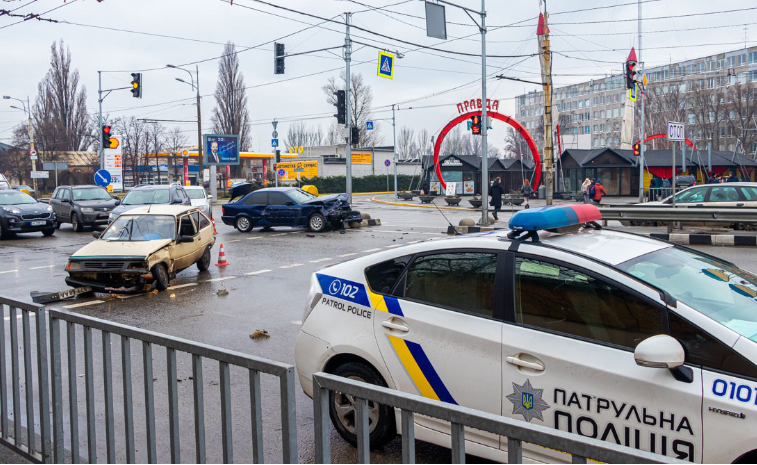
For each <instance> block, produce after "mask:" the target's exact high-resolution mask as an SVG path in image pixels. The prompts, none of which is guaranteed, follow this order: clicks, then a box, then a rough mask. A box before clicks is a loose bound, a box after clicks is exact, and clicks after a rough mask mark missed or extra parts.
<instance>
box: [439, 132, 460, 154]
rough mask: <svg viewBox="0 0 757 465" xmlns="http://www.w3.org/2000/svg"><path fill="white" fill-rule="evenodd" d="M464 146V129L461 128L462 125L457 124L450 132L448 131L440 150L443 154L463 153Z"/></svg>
mask: <svg viewBox="0 0 757 465" xmlns="http://www.w3.org/2000/svg"><path fill="white" fill-rule="evenodd" d="M462 146H463V134H462V131H461V130H460V126H455V127H454V128H453V129H452V130H451V131H450V132H448V133H447V136H446V137H445V138H444V141H443V142H442V146H441V148H440V150H439V151H440V154H441V155H451V154H454V155H463V154H462V153H461V152H462V150H463V147H462Z"/></svg>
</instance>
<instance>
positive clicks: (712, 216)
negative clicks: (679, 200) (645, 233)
mask: <svg viewBox="0 0 757 465" xmlns="http://www.w3.org/2000/svg"><path fill="white" fill-rule="evenodd" d="M599 211H600V212H602V220H620V221H634V220H636V221H683V222H686V221H691V222H702V223H757V208H751V207H717V208H711V207H697V206H694V205H691V206H687V207H683V206H677V207H676V208H673V206H672V205H664V206H659V207H645V206H629V207H626V206H623V207H600V208H599Z"/></svg>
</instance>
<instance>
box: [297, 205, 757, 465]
mask: <svg viewBox="0 0 757 465" xmlns="http://www.w3.org/2000/svg"><path fill="white" fill-rule="evenodd" d="M598 218H599V212H598V210H596V209H595V208H594V207H593V206H591V205H579V206H575V207H567V206H556V207H544V208H533V209H531V210H528V211H524V212H520V213H518V214H517V215H515V216H514V217H513V219H512V220H511V223H510V226H511V228H513V229H514V230H516V231H513V232H510V233H507V232H497V233H489V234H483V235H478V236H464V237H458V238H453V239H449V240H439V241H426V242H423V243H419V244H415V245H410V246H406V247H402V248H398V249H392V250H390V251H386V252H381V253H377V254H375V255H370V256H366V257H363V258H359V259H355V260H352V261H349V262H346V263H342V264H339V265H335V266H333V267H330V268H326V269H323V270H321V271H319V272H317V273H315V274H314V275H313V278H312V281H311V288H310V294H309V296H308V300H307V305H306V308H305V314H304V316H303V324H302V330H301V331H300V334H299V336H298V338H297V346H296V364H297V371H298V374H299V377H300V382H301V384H302V387H303V389H304V391H305V393H306V394H308V395H310V396H312V375H313V373H316V372H318V371H326V372H330V373H334V374H337V375H341V376H345V377H349V378H353V379H359V380H363V381H367V382H370V383H375V384H379V385H384V386H388V387H390V388H393V389H399V390H401V391H405V392H410V393H415V394H420V395H423V396H425V397H428V398H432V399H438V400H441V401H444V402H449V403H453V404H460V405H463V406H466V407H471V408H475V409H479V410H483V411H487V412H490V413H494V414H498V415H503V416H506V417H511V418H514V419H518V420H524V421H528V422H531V423H535V424H539V425H546V426H550V427H553V428H557V429H559V430H562V431H569V432H573V433H577V434H580V435H584V436H587V437H592V438H597V439H601V440H605V441H609V442H612V443H617V444H622V445H626V446H630V447H634V448H638V449H643V450H647V451H652V452H656V453H658V454H663V455H666V456H668V457H672V458H678V459H683V460H686V461H692V462H733V461H740V462H745V463H754V462H755V461H757V366H755V363H757V300H756V299H755V298H756V297H757V276H755V275H753V274H751V273H749V272H746V271H744V270H741V269H739V268H737V267H736V266H735V265H733V264H731V263H728V262H724V261H722V260H720V259H718V258H715V257H712V256H709V255H705V254H702V253H700V252H697V251H693V250H690V249H688V248H685V247H681V246H676V245H673V244H670V243H667V242H663V241H658V240H655V239H651V238H648V237H644V236H638V235H633V234H628V233H622V232H617V231H610V230H602V229H600V228H598V227H597V226H596V223H593V225H594V227H591V226H590V225H591V224H592V223H587V222H591V221H593V220H596V219H598ZM584 223H586V224H585V227H583V228H582V229H581V230H580V231H574V232H570V233H565V234H560V233H556V234H554V233H542V234H541V236H539V235H538V234H537V232H536V231H534V230H541V229H552V228H557V227H561V226H568V225H576V224H584ZM574 227H575V226H574ZM518 229H521V231H517V230H518ZM524 231H528V234H527V237H526V238H525V239H523V238H518V237H515V236H516V235H517V234H520V233H522V232H524ZM508 236H509V237H508ZM529 238H530V240H529ZM352 402H353V401H352V400H351V399H350V398H349V397H347V396H343V395H338V394H337V395H332V399H331V402H330V414H331V419H332V422H333V424H334V426H335V428H336V429H337V430H338V431H339V433H340V434H341V435H342V437H343V438H345V439H346V440H347V441H349V442H351V443H353V444H354V443H355V442H356V438H355V431H356V430H355V409H354V405H353V403H352ZM415 418H416V424H417V428H416V437H417V438H418V439H420V440H424V441H428V442H431V443H435V444H439V445H443V446H447V447H448V446H449V444H450V439H449V425H448V424H445V423H443V422H440V421H437V420H435V419H432V418H427V417H420V416H416V417H415ZM370 429H371V433H370V434H371V436H370V439H371V446H373V447H377V446H380V445H382V444H384V443H386V442H388V441H390V440H391V439H392V438H393V437H394V436H395V435H396V434H397V433H401V432H400V431H399V429H400V422H399V415H395V412H394V411H393V409H391V408H388V407H386V406H381V405H377V404H371V405H370ZM466 441H467V442H466V451H467V452H468V453H471V454H474V455H478V456H481V457H486V458H490V459H493V460H501V461H504V460H505V459H506V455H505V451H506V448H507V440H506V439H505V438H501V437H498V436H495V435H490V434H487V433H483V432H480V431H475V430H466ZM524 454H525V455H526V456H527V457H528V458H530V459H535V460H540V461H549V462H554V461H561V460H566V459H567V460H570V457H569V456H567V455H563V454H561V453H558V452H555V451H551V450H547V449H544V448H540V447H536V446H531V447H530V449H529V448H528V446H527V447H526V450H525V451H524Z"/></svg>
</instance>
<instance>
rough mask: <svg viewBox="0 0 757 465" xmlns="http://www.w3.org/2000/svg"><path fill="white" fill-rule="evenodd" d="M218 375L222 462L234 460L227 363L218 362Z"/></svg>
mask: <svg viewBox="0 0 757 465" xmlns="http://www.w3.org/2000/svg"><path fill="white" fill-rule="evenodd" d="M218 376H219V378H220V381H221V382H220V385H221V386H220V387H221V443H222V445H223V463H231V462H233V461H234V441H233V440H232V427H231V386H230V385H231V378H230V375H229V364H228V363H226V362H219V363H218Z"/></svg>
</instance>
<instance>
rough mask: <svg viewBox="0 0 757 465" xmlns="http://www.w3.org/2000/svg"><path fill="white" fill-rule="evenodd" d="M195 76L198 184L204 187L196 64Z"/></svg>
mask: <svg viewBox="0 0 757 465" xmlns="http://www.w3.org/2000/svg"><path fill="white" fill-rule="evenodd" d="M195 76H196V77H197V79H196V82H195V84H196V85H195V89H197V155H198V156H199V158H198V159H197V185H198V186H200V187H202V181H203V178H204V173H205V171H204V164H203V159H202V116H201V114H202V113H201V112H200V67H199V66H198V65H195Z"/></svg>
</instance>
